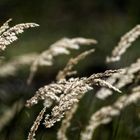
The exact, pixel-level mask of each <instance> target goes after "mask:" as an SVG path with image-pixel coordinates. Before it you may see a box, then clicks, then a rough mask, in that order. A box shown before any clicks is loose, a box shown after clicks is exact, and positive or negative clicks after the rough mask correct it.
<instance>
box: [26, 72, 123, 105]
mask: <svg viewBox="0 0 140 140" xmlns="http://www.w3.org/2000/svg"><path fill="white" fill-rule="evenodd" d="M120 71H121V70H106V71H105V72H104V73H97V74H92V75H91V76H90V77H88V78H86V77H84V78H81V79H79V80H80V81H86V82H88V83H87V84H91V83H93V84H94V85H99V84H100V81H99V80H97V79H101V78H105V77H109V76H111V75H112V74H114V73H119V72H120ZM72 79H73V78H70V79H69V80H68V81H67V80H65V79H61V80H60V81H57V82H56V83H51V84H49V85H45V86H44V87H41V88H40V89H39V90H38V91H36V94H35V95H34V96H33V97H32V98H31V99H29V100H27V102H26V106H27V107H31V106H33V105H35V104H37V103H38V101H39V100H45V104H46V105H48V107H50V104H51V103H50V102H51V100H52V101H56V102H59V97H58V96H60V95H61V94H62V93H63V91H65V90H66V89H68V87H70V85H71V83H74V82H76V81H77V78H75V81H74V80H72ZM83 79H86V80H83ZM103 81H104V80H102V81H101V85H102V83H103ZM104 85H105V86H106V87H109V88H112V87H111V86H110V84H109V83H107V82H105V83H104ZM114 89H115V87H113V90H114ZM115 90H116V91H118V89H115ZM47 103H48V104H47Z"/></svg>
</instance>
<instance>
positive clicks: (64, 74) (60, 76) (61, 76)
mask: <svg viewBox="0 0 140 140" xmlns="http://www.w3.org/2000/svg"><path fill="white" fill-rule="evenodd" d="M93 52H94V49H91V50H89V51H85V52H83V53H81V54H80V55H78V56H76V57H75V58H71V59H70V60H69V61H68V63H67V64H66V66H65V68H64V69H63V70H62V71H59V73H58V74H57V76H56V79H57V80H60V79H65V78H66V77H67V76H71V75H73V73H76V71H72V69H73V67H74V65H76V64H78V62H79V61H80V60H82V59H84V58H85V57H86V56H87V55H89V54H91V53H93Z"/></svg>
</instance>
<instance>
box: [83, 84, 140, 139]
mask: <svg viewBox="0 0 140 140" xmlns="http://www.w3.org/2000/svg"><path fill="white" fill-rule="evenodd" d="M139 100H140V86H137V87H135V88H133V90H132V93H131V94H129V95H123V96H121V97H119V98H118V99H117V101H116V102H115V103H113V104H112V105H109V106H105V107H102V108H101V109H99V110H97V112H95V113H93V114H92V116H91V118H90V120H89V123H88V125H87V126H86V128H85V130H84V131H83V132H82V133H81V140H92V136H93V134H94V131H95V129H96V128H97V127H98V126H100V125H102V124H107V123H109V122H110V121H111V120H112V119H113V117H115V116H118V115H120V113H121V110H123V109H124V108H125V107H126V106H128V105H130V104H132V103H137V102H138V101H139Z"/></svg>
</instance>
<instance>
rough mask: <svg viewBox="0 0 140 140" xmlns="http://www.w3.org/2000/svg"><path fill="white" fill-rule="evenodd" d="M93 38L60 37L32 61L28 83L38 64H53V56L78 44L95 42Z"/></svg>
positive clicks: (67, 52)
mask: <svg viewBox="0 0 140 140" xmlns="http://www.w3.org/2000/svg"><path fill="white" fill-rule="evenodd" d="M96 43H97V41H96V40H94V39H86V38H81V37H79V38H72V39H69V38H62V39H60V40H58V41H57V42H56V43H54V44H52V45H51V46H50V47H49V49H48V50H46V51H44V52H42V53H41V54H40V55H39V56H38V58H37V59H35V61H34V62H33V64H32V66H31V68H30V75H29V78H28V80H27V82H28V84H30V83H31V81H32V79H33V77H34V75H35V73H36V71H37V69H38V67H39V66H51V65H53V59H54V57H56V56H58V55H61V54H70V51H69V50H70V49H79V47H80V45H90V44H96Z"/></svg>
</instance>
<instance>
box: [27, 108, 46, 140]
mask: <svg viewBox="0 0 140 140" xmlns="http://www.w3.org/2000/svg"><path fill="white" fill-rule="evenodd" d="M45 111H46V107H44V108H43V109H42V110H41V111H40V113H39V115H38V116H37V118H36V120H35V121H34V124H33V126H32V127H31V130H30V133H29V135H28V140H34V137H35V132H36V131H37V129H38V127H39V125H40V122H41V120H42V118H43V115H44V113H45Z"/></svg>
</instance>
